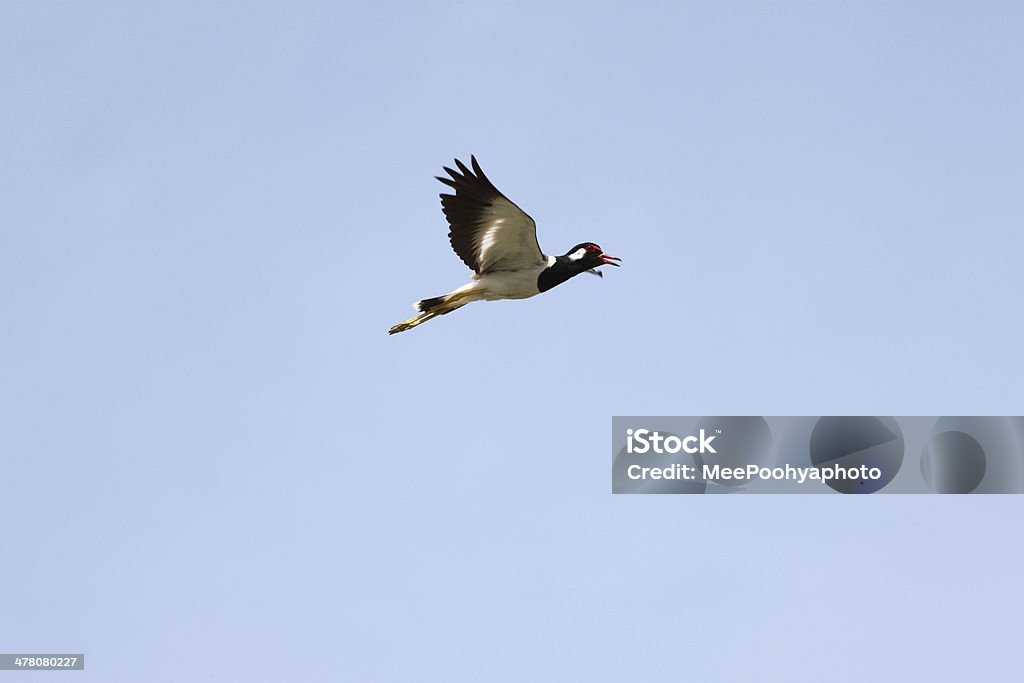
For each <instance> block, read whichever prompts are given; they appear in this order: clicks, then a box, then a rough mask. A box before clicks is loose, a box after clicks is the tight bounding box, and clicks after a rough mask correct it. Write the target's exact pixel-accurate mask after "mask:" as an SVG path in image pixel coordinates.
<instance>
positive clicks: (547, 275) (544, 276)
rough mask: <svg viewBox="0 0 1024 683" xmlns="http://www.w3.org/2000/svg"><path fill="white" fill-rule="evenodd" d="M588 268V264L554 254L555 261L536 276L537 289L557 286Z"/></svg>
mask: <svg viewBox="0 0 1024 683" xmlns="http://www.w3.org/2000/svg"><path fill="white" fill-rule="evenodd" d="M587 270H590V266H589V265H583V264H582V263H580V262H579V261H573V260H571V259H570V258H569V257H568V256H556V257H555V262H554V263H552V264H551V265H550V266H548V267H547V268H545V269H544V270H542V271H541V272H540V275H538V276H537V289H539V290H540V291H542V292H546V291H548V290H549V289H551V288H552V287H557V286H558V285H560V284H562V283H563V282H565V281H566V280H568V279H569V278H571V277H573V276H574V275H579V274H580V273H582V272H585V271H587Z"/></svg>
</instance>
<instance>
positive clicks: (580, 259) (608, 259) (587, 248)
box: [565, 242, 622, 276]
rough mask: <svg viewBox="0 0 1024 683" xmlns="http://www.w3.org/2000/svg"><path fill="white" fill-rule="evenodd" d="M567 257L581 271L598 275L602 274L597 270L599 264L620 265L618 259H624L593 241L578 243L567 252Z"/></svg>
mask: <svg viewBox="0 0 1024 683" xmlns="http://www.w3.org/2000/svg"><path fill="white" fill-rule="evenodd" d="M565 258H567V259H568V260H569V262H570V263H572V264H574V265H576V266H577V267H578V268H579V270H580V271H584V270H585V271H587V272H590V273H593V274H594V275H597V276H600V275H601V271H599V270H597V267H598V266H615V267H618V266H619V264H618V263H616V261H621V260H622V259H620V258H619V257H618V256H612V255H610V254H606V253H604V249H602V248H601V247H600V246H598V245H596V244H594V243H593V242H583V243H582V244H577V245H576V246H575V247H573V248H572V249H570V250H569V251H568V252H567V253H566V254H565Z"/></svg>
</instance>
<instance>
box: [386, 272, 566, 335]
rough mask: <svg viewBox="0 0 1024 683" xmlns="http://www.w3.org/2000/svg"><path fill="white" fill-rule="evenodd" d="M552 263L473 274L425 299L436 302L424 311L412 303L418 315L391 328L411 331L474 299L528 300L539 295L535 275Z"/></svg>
mask: <svg viewBox="0 0 1024 683" xmlns="http://www.w3.org/2000/svg"><path fill="white" fill-rule="evenodd" d="M554 262H555V257H554V256H548V257H547V258H546V260H545V261H544V263H543V264H541V265H539V266H535V267H533V268H527V269H522V270H516V271H495V272H491V273H484V274H483V275H474V276H473V281H472V282H467V283H466V284H464V285H462V286H461V287H459V288H458V289H456V290H454V291H452V292H451V293H449V294H445V295H444V296H442V297H438V298H437V299H436V300H432V299H427V300H426V301H431V302H433V301H436V302H437V303H436V304H435V305H434V306H432V307H431V308H429V309H427V310H423V309H422V308H421V307H422V306H423V304H424V303H425V302H424V301H418V302H416V303H415V304H413V308H415V309H416V310H417V311H420V313H419V315H416V316H413V317H412V318H409V319H408V320H403V321H402V322H400V323H398V324H397V325H395V326H394V327H393V328H392V330H393V332H392V333H394V332H404V331H406V330H410V329H412V328H414V327H416V326H417V325H421V324H422V323H425V322H427V321H428V320H431V319H432V318H436V317H437V316H439V315H444V314H445V313H451V312H452V311H454V310H455V309H456V308H461V307H462V306H465V305H466V304H471V303H473V302H474V301H500V300H502V299H529V298H530V297H531V296H537V295H538V294H540V289H539V288H538V287H537V278H538V277H540V274H541V272H543V270H544V269H545V268H547V267H548V266H550V265H551V264H553V263H554Z"/></svg>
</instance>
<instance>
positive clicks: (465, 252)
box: [437, 156, 547, 275]
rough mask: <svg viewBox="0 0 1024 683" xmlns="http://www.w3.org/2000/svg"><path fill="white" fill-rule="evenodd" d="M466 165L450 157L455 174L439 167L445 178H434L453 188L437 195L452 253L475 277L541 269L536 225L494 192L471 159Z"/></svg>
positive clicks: (496, 189)
mask: <svg viewBox="0 0 1024 683" xmlns="http://www.w3.org/2000/svg"><path fill="white" fill-rule="evenodd" d="M470 163H471V164H472V166H473V168H472V170H470V169H469V168H467V167H466V165H465V164H464V163H462V162H461V161H459V160H458V159H456V160H455V165H456V166H458V168H459V170H458V171H455V170H453V169H451V168H448V167H447V166H445V167H444V170H445V172H446V173H447V174H448V175H450V176H451V178H450V179H449V178H443V177H441V176H437V179H438V180H440V181H441V182H442V183H444V184H445V185H447V186H448V187H451V188H453V189H454V190H455V194H442V195H441V209H442V211H444V215H445V217H446V218H447V219H448V225H450V226H451V232H449V233H448V239H449V240H451V243H452V249H454V250H455V253H456V254H458V256H459V258H460V259H462V262H463V263H465V264H466V265H467V266H469V267H470V268H471V269H472V270H474V271H476V273H477V274H478V275H483V274H484V273H491V272H495V271H500V270H520V269H525V268H531V267H538V266H542V265H544V264H545V263H546V262H547V257H546V256H545V255H544V253H543V252H542V251H541V249H540V244H539V243H538V242H537V224H536V223H534V222H533V219H532V218H530V217H529V216H528V215H526V213H525V212H524V211H523V210H522V209H520V208H519V207H518V206H516V205H515V204H513V203H512V202H511V201H510V200H509V199H508V197H506V196H505V195H503V194H502V193H501V192H499V191H498V188H496V187H495V186H494V185H493V184H492V183H491V181H490V180H489V179H488V178H487V176H485V175H484V172H483V170H482V169H481V168H480V164H478V163H477V161H476V157H475V156H473V157H470Z"/></svg>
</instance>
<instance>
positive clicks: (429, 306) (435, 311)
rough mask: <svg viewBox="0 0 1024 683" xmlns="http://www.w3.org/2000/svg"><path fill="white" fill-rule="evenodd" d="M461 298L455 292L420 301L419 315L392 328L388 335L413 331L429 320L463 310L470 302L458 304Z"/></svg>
mask: <svg viewBox="0 0 1024 683" xmlns="http://www.w3.org/2000/svg"><path fill="white" fill-rule="evenodd" d="M461 298H462V297H461V296H459V295H458V294H456V293H454V292H453V293H452V294H446V295H445V296H435V297H433V298H430V299H424V300H423V301H418V302H416V310H417V311H419V313H418V314H417V315H414V316H413V317H411V318H409V319H408V320H403V321H402V322H400V323H398V324H397V325H395V326H394V327H392V328H391V329H390V330H388V334H397V333H399V332H405V331H406V330H411V329H412V328H414V327H416V326H417V325H422V324H423V323H425V322H427V321H428V320H433V319H434V318H436V317H437V316H439V315H445V314H446V313H451V312H452V311H454V310H455V309H456V308H462V307H463V306H465V305H466V303H468V302H465V301H464V302H462V303H456V302H457V301H458V300H459V299H461Z"/></svg>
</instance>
